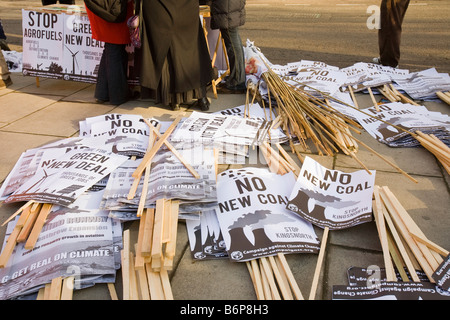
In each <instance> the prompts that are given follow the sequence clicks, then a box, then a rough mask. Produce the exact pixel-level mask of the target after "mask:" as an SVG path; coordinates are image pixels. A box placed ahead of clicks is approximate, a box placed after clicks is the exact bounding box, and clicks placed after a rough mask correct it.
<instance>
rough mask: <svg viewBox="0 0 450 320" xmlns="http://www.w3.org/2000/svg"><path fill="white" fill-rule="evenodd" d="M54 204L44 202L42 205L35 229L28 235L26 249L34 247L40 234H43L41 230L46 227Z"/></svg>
mask: <svg viewBox="0 0 450 320" xmlns="http://www.w3.org/2000/svg"><path fill="white" fill-rule="evenodd" d="M52 206H53V204H51V203H44V204H43V205H42V208H41V210H40V212H39V216H38V217H37V219H36V222H35V223H34V226H33V229H32V230H31V233H30V235H29V237H28V240H27V242H26V243H25V249H27V250H31V249H33V248H34V246H35V244H36V241H37V240H38V238H39V235H40V234H41V230H42V228H43V227H44V224H45V221H47V217H48V214H49V213H50V211H51V209H52Z"/></svg>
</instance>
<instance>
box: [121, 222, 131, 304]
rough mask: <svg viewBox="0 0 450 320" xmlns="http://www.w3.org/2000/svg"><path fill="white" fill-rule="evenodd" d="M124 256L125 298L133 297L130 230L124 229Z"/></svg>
mask: <svg viewBox="0 0 450 320" xmlns="http://www.w3.org/2000/svg"><path fill="white" fill-rule="evenodd" d="M121 256H122V287H123V300H130V299H131V292H130V230H129V229H126V230H124V231H123V249H122V251H121Z"/></svg>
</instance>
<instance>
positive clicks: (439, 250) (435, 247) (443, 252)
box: [410, 232, 450, 257]
mask: <svg viewBox="0 0 450 320" xmlns="http://www.w3.org/2000/svg"><path fill="white" fill-rule="evenodd" d="M410 234H411V236H412V237H413V238H414V240H416V241H418V242H420V243H423V244H424V245H426V246H427V247H428V248H430V249H431V250H433V251H435V252H437V253H439V254H440V255H442V256H444V257H446V256H448V255H449V254H450V253H449V252H448V250H445V249H444V248H442V247H441V246H438V245H437V244H435V243H434V242H432V241H430V240H428V239H426V238H423V237H421V236H418V235H417V234H415V233H413V232H410Z"/></svg>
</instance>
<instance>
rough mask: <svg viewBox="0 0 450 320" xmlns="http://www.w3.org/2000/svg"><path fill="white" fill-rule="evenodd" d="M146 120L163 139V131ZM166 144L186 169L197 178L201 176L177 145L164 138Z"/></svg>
mask: <svg viewBox="0 0 450 320" xmlns="http://www.w3.org/2000/svg"><path fill="white" fill-rule="evenodd" d="M144 121H145V122H146V123H147V124H148V125H149V126H150V128H151V130H153V132H154V133H155V134H156V136H157V137H158V138H160V139H161V138H162V135H161V133H160V132H159V131H158V130H157V129H156V128H155V127H154V126H153V125H152V124H151V123H149V122H148V121H147V119H144ZM164 144H165V145H166V147H167V148H168V149H169V150H170V151H172V153H173V154H174V155H175V157H177V158H178V160H180V162H181V163H182V164H183V165H184V166H185V167H186V169H188V170H189V172H190V173H191V174H192V175H193V176H194V177H195V178H196V179H199V178H200V175H199V174H198V172H197V171H196V170H195V169H194V168H193V167H192V166H191V165H190V164H189V163H188V162H187V161H186V160H185V159H184V158H183V156H182V155H181V154H180V153H179V152H178V151H177V149H175V147H174V146H173V145H172V144H171V143H170V142H169V141H167V140H164Z"/></svg>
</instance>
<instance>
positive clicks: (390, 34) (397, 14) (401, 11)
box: [378, 0, 409, 67]
mask: <svg viewBox="0 0 450 320" xmlns="http://www.w3.org/2000/svg"><path fill="white" fill-rule="evenodd" d="M408 5H409V0H382V2H381V12H380V14H381V19H380V22H381V29H380V30H379V33H378V43H379V49H380V62H381V64H382V65H385V66H391V67H397V66H398V63H399V61H400V42H401V35H402V23H403V18H404V17H405V14H406V10H407V9H408Z"/></svg>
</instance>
